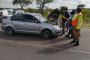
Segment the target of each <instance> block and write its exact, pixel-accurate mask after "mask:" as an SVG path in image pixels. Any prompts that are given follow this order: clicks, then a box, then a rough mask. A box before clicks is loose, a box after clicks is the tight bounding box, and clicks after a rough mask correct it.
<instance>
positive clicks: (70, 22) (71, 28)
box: [65, 10, 75, 39]
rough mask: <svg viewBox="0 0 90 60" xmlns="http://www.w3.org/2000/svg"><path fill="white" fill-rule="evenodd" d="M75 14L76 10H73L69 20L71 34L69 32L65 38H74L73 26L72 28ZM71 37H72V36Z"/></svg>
mask: <svg viewBox="0 0 90 60" xmlns="http://www.w3.org/2000/svg"><path fill="white" fill-rule="evenodd" d="M74 14H75V10H72V11H71V12H70V18H69V20H68V23H67V24H68V27H69V28H68V29H69V32H68V34H67V35H66V36H65V37H67V38H70V39H71V38H73V26H72V18H73V16H74ZM70 35H71V36H70Z"/></svg>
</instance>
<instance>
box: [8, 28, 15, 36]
mask: <svg viewBox="0 0 90 60" xmlns="http://www.w3.org/2000/svg"><path fill="white" fill-rule="evenodd" d="M6 32H7V33H8V34H9V35H14V34H15V31H14V29H13V28H11V27H8V28H6Z"/></svg>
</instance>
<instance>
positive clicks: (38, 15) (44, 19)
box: [35, 14, 47, 22]
mask: <svg viewBox="0 0 90 60" xmlns="http://www.w3.org/2000/svg"><path fill="white" fill-rule="evenodd" d="M35 17H36V18H38V19H39V20H40V21H41V22H45V21H47V19H46V18H44V17H43V16H42V15H40V14H37V15H35Z"/></svg>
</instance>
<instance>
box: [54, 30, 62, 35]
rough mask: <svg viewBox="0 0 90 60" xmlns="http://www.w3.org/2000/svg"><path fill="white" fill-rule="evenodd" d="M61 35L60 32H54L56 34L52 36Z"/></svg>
mask: <svg viewBox="0 0 90 60" xmlns="http://www.w3.org/2000/svg"><path fill="white" fill-rule="evenodd" d="M60 34H61V30H58V31H56V32H54V34H53V35H54V36H59V35H60Z"/></svg>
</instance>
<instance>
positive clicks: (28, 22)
mask: <svg viewBox="0 0 90 60" xmlns="http://www.w3.org/2000/svg"><path fill="white" fill-rule="evenodd" d="M1 28H2V29H3V30H4V31H6V32H7V33H8V34H10V35H13V34H15V33H35V34H41V36H42V37H43V38H51V37H52V36H58V35H59V34H60V32H61V29H60V28H59V26H56V25H53V24H50V23H49V22H47V20H46V19H45V18H44V17H43V16H42V15H41V14H38V13H22V14H16V15H13V16H11V17H8V18H4V19H3V20H2V24H1Z"/></svg>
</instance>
